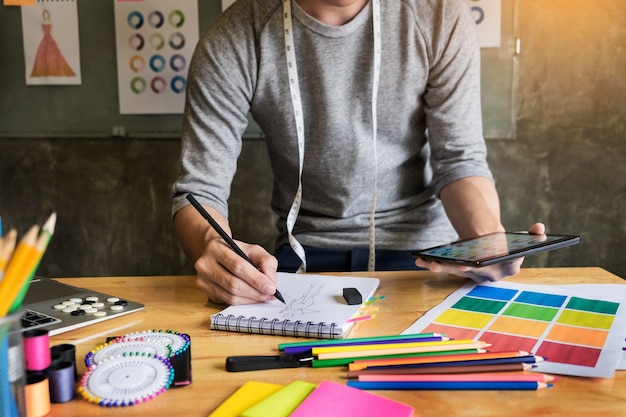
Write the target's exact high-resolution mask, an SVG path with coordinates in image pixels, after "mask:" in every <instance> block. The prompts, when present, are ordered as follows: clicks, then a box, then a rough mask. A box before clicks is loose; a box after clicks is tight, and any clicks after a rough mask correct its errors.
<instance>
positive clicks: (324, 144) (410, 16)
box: [172, 0, 543, 304]
mask: <svg viewBox="0 0 626 417" xmlns="http://www.w3.org/2000/svg"><path fill="white" fill-rule="evenodd" d="M186 100H187V101H186V106H185V115H184V124H183V144H182V153H181V167H182V169H181V175H180V177H179V178H178V180H177V181H176V183H175V184H174V187H173V192H172V196H173V198H172V201H173V206H172V209H173V215H174V222H175V226H176V230H177V234H178V237H179V240H180V242H181V247H182V248H183V250H184V251H185V253H186V254H187V255H188V256H189V257H190V259H192V260H193V261H194V262H195V268H196V271H197V273H198V285H199V287H200V288H201V289H202V290H203V291H205V292H206V293H207V294H208V295H209V298H211V299H212V300H215V301H222V302H226V303H229V304H241V303H249V302H258V301H262V300H267V299H270V298H271V297H272V295H273V294H274V291H275V289H276V283H275V282H276V270H277V268H280V269H281V270H296V269H299V270H300V271H305V270H306V271H321V270H335V271H336V270H345V269H353V270H354V269H356V270H359V269H361V270H362V269H368V268H369V269H376V268H378V269H381V268H382V269H407V268H410V267H415V265H416V264H415V263H414V260H413V259H412V258H411V256H410V251H411V250H414V249H421V248H426V247H430V246H434V245H438V244H443V243H446V242H450V241H452V240H456V239H457V238H459V237H460V238H467V237H473V236H477V235H481V234H486V233H490V232H495V231H503V230H504V228H503V226H502V224H501V221H500V208H499V200H498V195H497V191H496V189H495V186H494V183H493V178H492V175H491V172H490V170H489V167H488V165H487V162H486V147H485V142H484V139H483V133H482V122H481V103H480V50H479V48H478V45H477V40H476V31H475V24H474V22H473V20H472V18H471V16H470V12H469V8H468V7H467V4H466V3H465V1H464V0H240V1H237V2H235V3H234V4H233V5H232V6H231V7H230V8H229V9H227V10H226V11H225V12H224V13H223V15H222V16H221V17H220V19H219V20H218V21H217V22H216V23H215V24H214V25H213V26H212V27H211V28H210V29H209V30H208V31H207V32H206V33H205V34H204V36H203V37H202V38H201V40H200V42H199V43H198V45H197V48H196V51H195V53H194V57H193V60H192V64H191V67H190V71H189V77H188V85H187V96H186ZM248 113H251V114H252V115H253V117H254V119H255V121H256V122H257V123H258V124H259V126H260V127H261V128H262V130H263V132H264V134H265V140H266V144H267V149H268V152H269V156H270V161H271V166H272V170H273V173H274V184H273V196H272V208H273V210H274V211H275V212H276V213H277V215H278V218H279V221H278V228H279V238H278V241H277V248H278V250H277V252H276V254H275V255H276V256H274V255H271V254H269V253H267V252H266V251H265V250H264V249H263V248H261V247H260V246H258V245H254V244H249V243H244V242H238V244H239V245H240V247H241V248H242V250H243V251H244V252H245V253H246V255H247V256H248V257H249V258H250V259H251V260H252V261H253V262H254V263H255V265H256V266H258V269H256V268H255V267H254V266H252V265H249V264H248V263H246V261H245V260H244V259H242V258H241V257H239V256H238V255H237V254H236V253H235V252H233V251H232V250H230V248H229V247H228V246H227V245H225V244H224V241H223V240H222V239H221V237H220V236H219V235H218V234H217V233H216V232H215V230H213V229H212V228H210V227H209V224H208V223H207V222H206V221H205V220H204V219H203V218H202V217H201V216H200V215H199V213H198V212H197V211H196V210H194V208H193V207H191V206H189V205H188V201H187V199H186V198H185V197H186V195H187V194H192V195H193V196H194V197H195V198H196V199H197V200H198V201H199V202H200V203H201V204H202V205H203V206H204V207H205V209H206V210H207V211H208V212H209V213H210V214H211V215H212V216H213V217H214V218H215V219H216V220H217V222H218V223H219V224H220V225H221V226H222V227H223V228H224V229H225V230H226V231H227V233H230V229H229V227H228V205H227V201H228V198H229V195H230V187H231V182H232V179H233V176H234V174H235V170H236V162H237V157H238V155H239V153H240V151H241V145H242V144H241V137H242V134H243V132H244V131H245V129H246V127H247V118H246V115H247V114H248ZM531 232H534V233H543V225H541V224H537V225H534V226H533V227H531ZM363 253H365V256H362V254H363ZM276 257H278V261H277V259H276ZM359 258H364V261H363V263H362V264H360V263H359V262H357V261H355V259H359ZM520 264H521V261H517V262H514V263H513V264H508V265H505V266H500V267H493V268H488V269H482V270H472V269H469V268H459V267H453V266H450V265H441V264H429V263H426V262H424V261H423V260H418V261H417V265H418V266H420V267H425V268H430V269H431V270H436V271H447V272H451V273H455V274H458V275H464V276H468V277H471V278H474V279H477V280H480V279H490V280H497V279H499V278H502V277H504V276H506V275H511V274H515V273H517V271H518V270H519V266H520Z"/></svg>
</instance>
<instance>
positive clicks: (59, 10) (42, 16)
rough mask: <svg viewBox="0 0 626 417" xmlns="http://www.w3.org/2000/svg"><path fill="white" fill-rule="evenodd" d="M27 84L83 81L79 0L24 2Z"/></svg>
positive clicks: (71, 83) (78, 82) (62, 83)
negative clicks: (29, 3) (28, 4)
mask: <svg viewBox="0 0 626 417" xmlns="http://www.w3.org/2000/svg"><path fill="white" fill-rule="evenodd" d="M22 30H23V37H24V61H25V65H26V67H25V69H26V84H27V85H79V84H81V82H82V80H81V71H80V48H79V38H78V12H77V7H76V1H75V0H65V1H59V0H56V1H55V0H47V1H43V0H37V1H36V2H35V5H34V6H22Z"/></svg>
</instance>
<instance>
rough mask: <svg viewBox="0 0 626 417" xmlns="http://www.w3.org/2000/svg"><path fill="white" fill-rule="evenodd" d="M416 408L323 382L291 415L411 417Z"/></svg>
mask: <svg viewBox="0 0 626 417" xmlns="http://www.w3.org/2000/svg"><path fill="white" fill-rule="evenodd" d="M413 411H414V408H413V407H412V406H410V405H407V404H404V403H401V402H399V401H395V400H391V399H389V398H385V397H383V396H380V395H377V394H372V393H370V392H367V391H362V390H360V389H357V388H352V387H349V386H347V385H343V384H339V383H336V382H330V381H323V382H322V383H320V384H319V386H318V387H317V388H315V390H313V392H312V393H311V394H310V395H309V396H308V397H306V398H305V399H304V400H303V401H302V402H301V403H300V405H298V407H297V408H296V409H295V410H294V411H293V413H291V414H290V415H289V417H320V416H324V417H345V416H359V417H380V416H385V417H410V416H412V415H413Z"/></svg>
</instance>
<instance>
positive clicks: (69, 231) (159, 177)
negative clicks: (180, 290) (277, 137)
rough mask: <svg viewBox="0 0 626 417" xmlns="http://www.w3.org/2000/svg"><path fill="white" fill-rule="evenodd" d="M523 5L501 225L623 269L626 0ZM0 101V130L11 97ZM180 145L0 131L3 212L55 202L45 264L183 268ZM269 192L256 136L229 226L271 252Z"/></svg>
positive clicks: (557, 259)
mask: <svg viewBox="0 0 626 417" xmlns="http://www.w3.org/2000/svg"><path fill="white" fill-rule="evenodd" d="M504 1H508V0H504ZM519 4H520V8H519V11H520V13H519V19H520V21H519V35H520V37H521V39H522V50H521V54H520V56H519V57H518V71H519V73H518V74H519V86H518V91H517V102H516V106H517V107H516V108H517V110H516V122H517V129H516V130H517V138H516V139H514V140H509V139H501V140H500V139H490V140H488V147H489V161H490V164H491V166H492V169H493V171H494V175H495V177H496V179H497V187H498V190H499V192H500V195H501V199H502V213H503V222H504V224H505V226H506V227H507V228H508V229H511V230H517V229H524V228H526V227H527V226H528V225H530V224H531V223H533V222H534V221H543V222H545V223H546V224H547V225H548V231H550V232H554V233H581V234H582V236H583V241H582V243H581V244H580V245H578V246H575V247H571V248H566V249H563V250H559V251H554V252H549V253H547V254H543V255H536V256H533V257H530V258H528V259H527V260H526V263H525V266H601V267H604V268H606V269H608V270H609V271H611V272H614V273H616V274H618V275H620V276H622V277H626V257H624V256H623V253H622V252H623V250H624V246H625V245H624V237H623V236H624V235H625V233H626V222H625V221H624V220H623V217H622V216H623V215H624V213H625V212H626V199H625V196H626V166H625V164H624V159H625V156H626V141H625V140H626V129H625V123H626V109H625V107H624V97H625V96H626V79H624V74H626V51H625V50H624V48H625V47H626V2H624V1H623V0H594V2H588V1H584V0H520V3H519ZM3 37H4V36H3ZM0 56H3V52H2V49H0ZM2 63H3V64H4V65H8V64H7V63H6V62H5V61H4V60H3V62H2ZM18 82H22V81H21V79H19V81H18ZM5 97H6V96H5ZM11 100H19V98H18V97H13V98H12V99H11ZM0 104H1V105H2V106H3V108H0V127H1V125H2V124H3V123H6V122H7V120H6V119H3V117H6V116H3V115H5V114H6V108H4V106H8V105H10V100H0ZM42 105H45V103H42ZM74 117H80V114H77V115H75V116H74ZM0 130H2V129H0ZM178 149H179V144H178V141H177V140H176V139H163V138H161V139H153V138H149V139H104V138H102V139H101V138H98V139H94V138H58V137H55V138H45V137H44V138H23V137H20V138H10V137H4V138H0V214H1V215H2V217H3V221H4V223H5V226H6V227H16V228H17V229H18V230H19V232H20V234H22V233H24V232H25V230H26V229H27V228H28V227H29V226H30V225H32V224H34V223H42V222H43V221H45V219H46V217H47V216H48V215H49V213H50V212H51V211H53V210H55V211H57V212H58V214H59V220H58V224H57V233H56V234H55V236H54V238H53V240H52V241H51V244H50V247H49V250H48V252H47V253H46V255H45V257H44V259H43V261H42V264H41V267H40V273H42V274H44V275H48V276H52V277H58V276H102V275H153V274H181V273H191V272H192V271H193V269H192V266H191V265H190V264H189V262H188V261H187V260H186V259H185V257H184V256H183V255H182V253H181V252H180V250H179V248H178V245H177V243H176V239H175V237H174V233H173V229H172V227H171V222H170V217H169V189H170V185H171V183H172V181H173V180H174V178H175V176H176V164H177V159H178ZM270 194H271V185H270V179H269V169H268V161H267V155H266V154H265V150H264V144H263V141H262V140H256V139H249V140H246V141H245V144H244V149H243V153H242V157H241V159H240V162H239V170H238V173H237V177H236V179H235V184H234V187H233V193H232V197H231V221H232V222H233V231H234V234H235V236H236V237H237V238H239V239H242V240H247V241H254V242H259V243H261V244H262V245H264V246H265V247H267V248H268V249H271V248H272V241H273V236H274V232H273V219H274V217H273V215H272V213H271V212H270V211H269V209H268V207H267V202H268V201H269V197H270Z"/></svg>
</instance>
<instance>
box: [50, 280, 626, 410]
mask: <svg viewBox="0 0 626 417" xmlns="http://www.w3.org/2000/svg"><path fill="white" fill-rule="evenodd" d="M350 275H356V276H376V277H378V278H380V279H381V285H380V287H379V290H378V292H377V294H379V295H385V298H384V299H383V300H380V301H379V302H377V306H378V307H379V308H380V310H379V311H378V312H377V316H376V318H375V319H373V320H368V321H363V322H359V323H357V324H356V326H355V327H354V328H353V329H352V330H351V331H350V333H349V335H348V336H350V337H362V336H375V335H389V334H398V333H401V332H402V331H404V330H405V329H406V328H407V327H409V326H410V325H411V324H413V322H415V320H417V319H418V318H419V317H420V316H421V315H422V314H423V313H424V312H426V311H427V310H429V309H430V308H432V307H434V306H435V305H437V304H438V303H440V302H441V301H442V300H443V299H444V298H445V297H446V296H448V295H449V294H451V293H452V292H454V291H455V290H456V289H458V288H459V287H460V286H461V285H463V284H464V283H465V282H466V280H464V279H461V278H458V277H454V276H449V275H445V274H435V273H431V272H425V271H411V272H376V273H365V272H362V273H354V274H350ZM508 280H509V281H515V282H521V283H526V284H557V285H558V284H578V283H595V284H599V283H610V284H616V283H618V284H626V281H624V280H623V279H621V278H619V277H618V276H616V275H613V274H610V273H609V272H607V271H605V270H603V269H600V268H536V269H534V268H528V269H522V271H521V272H520V273H519V274H518V275H517V276H515V277H511V278H509V279H508ZM59 281H61V282H66V283H70V284H72V285H76V286H79V287H85V288H88V289H92V290H94V291H99V292H103V293H107V294H112V295H115V296H118V297H120V298H125V299H128V300H133V301H137V302H140V303H143V304H145V306H146V307H145V309H144V310H141V311H139V312H135V313H131V314H128V315H126V316H121V317H118V318H115V319H113V320H108V321H105V322H102V323H98V324H94V325H91V326H87V327H84V328H81V329H77V330H73V331H70V332H67V333H62V334H59V335H56V336H53V337H52V338H51V345H56V344H61V343H71V344H74V345H76V359H77V366H78V371H79V373H80V374H82V373H83V372H84V371H85V366H84V358H85V355H86V354H87V353H88V352H89V351H91V350H92V349H94V348H96V347H97V346H99V345H101V344H102V343H103V342H104V341H105V339H106V337H108V336H113V335H123V334H127V333H131V332H140V331H145V330H152V329H161V330H167V329H169V330H176V331H179V332H182V333H187V334H189V335H190V336H191V352H192V375H193V382H192V384H191V385H189V386H186V387H183V388H173V389H170V390H168V391H166V392H165V393H163V394H162V395H161V396H159V397H157V398H156V399H154V400H151V401H148V402H146V403H143V404H139V405H135V406H132V407H126V408H119V407H118V408H105V407H100V406H98V405H95V404H92V403H89V402H87V401H85V400H84V399H82V397H80V396H77V398H75V399H74V400H72V401H70V402H67V403H64V404H53V405H52V414H51V415H52V416H59V417H61V416H63V417H71V416H113V415H115V416H139V415H141V416H151V417H160V416H168V417H169V416H175V417H186V416H190V417H191V416H198V417H200V416H207V415H208V414H210V413H211V412H212V411H213V410H214V409H215V407H217V406H218V405H219V404H220V403H221V402H222V401H224V400H225V399H226V398H227V397H228V396H229V395H230V394H232V393H233V392H234V391H235V390H236V389H237V388H239V387H240V386H241V385H243V384H244V383H245V382H246V381H249V380H255V381H265V382H273V383H278V384H288V383H290V382H292V381H295V380H302V381H308V382H313V383H318V382H320V381H322V380H331V381H337V382H342V383H345V375H346V368H343V367H342V368H321V369H312V368H296V369H282V370H270V371H254V372H237V373H229V372H226V371H225V369H224V364H225V358H226V357H227V356H230V355H264V354H267V355H271V354H276V353H277V345H278V343H283V342H288V341H295V340H298V341H302V340H303V339H296V338H293V337H282V336H268V335H249V334H238V333H230V332H224V331H212V330H210V329H209V325H210V315H211V314H212V313H214V312H217V311H219V310H221V309H222V308H223V306H218V305H214V304H211V303H208V302H207V300H206V297H205V296H204V295H203V294H202V292H201V291H200V290H198V289H197V288H196V285H195V277H193V276H155V277H98V278H63V279H59ZM375 393H376V394H378V395H383V396H386V397H389V398H394V399H397V400H399V401H402V402H405V403H408V404H411V405H413V406H414V407H415V410H416V412H415V417H418V416H422V417H430V416H451V417H454V416H480V417H489V416H494V417H495V416H498V417H506V416H520V417H522V416H523V417H530V416H533V417H537V416H567V417H575V416H585V417H587V416H592V415H593V416H595V415H597V416H610V417H615V416H626V371H618V372H616V373H615V376H614V378H608V379H592V378H581V377H562V378H560V379H559V380H558V381H557V383H556V384H555V386H554V387H553V388H550V389H546V390H539V391H375ZM268 417H271V416H268ZM320 417H323V416H320ZM346 417H349V416H346ZM381 417H384V416H381Z"/></svg>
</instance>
